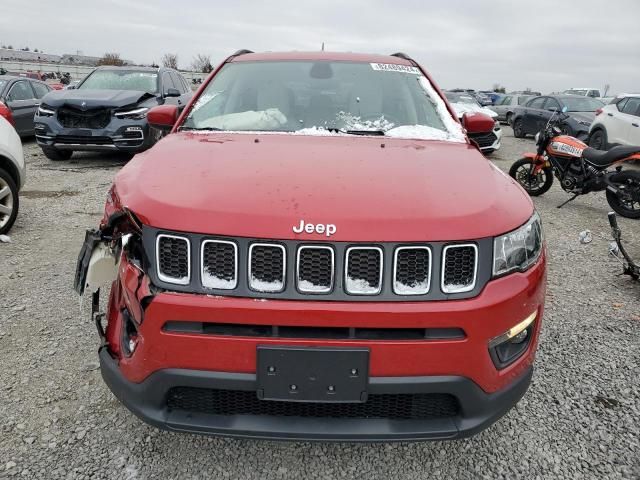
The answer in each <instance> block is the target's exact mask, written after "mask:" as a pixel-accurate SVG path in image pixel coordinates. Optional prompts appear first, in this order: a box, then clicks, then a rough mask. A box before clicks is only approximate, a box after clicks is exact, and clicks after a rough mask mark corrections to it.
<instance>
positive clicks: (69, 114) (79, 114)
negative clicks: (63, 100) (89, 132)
mask: <svg viewBox="0 0 640 480" xmlns="http://www.w3.org/2000/svg"><path fill="white" fill-rule="evenodd" d="M58 121H59V122H60V123H61V124H62V126H63V127H66V128H105V127H106V126H107V125H109V122H111V112H110V111H109V110H107V109H104V108H100V109H97V110H87V111H82V110H77V109H75V108H69V107H63V108H60V109H59V110H58Z"/></svg>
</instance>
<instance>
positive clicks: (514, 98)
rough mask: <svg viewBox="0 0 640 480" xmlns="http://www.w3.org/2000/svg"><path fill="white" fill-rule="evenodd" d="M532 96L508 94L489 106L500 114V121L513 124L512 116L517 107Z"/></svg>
mask: <svg viewBox="0 0 640 480" xmlns="http://www.w3.org/2000/svg"><path fill="white" fill-rule="evenodd" d="M531 98H532V97H531V95H507V96H505V97H503V98H501V99H500V100H498V103H496V104H495V105H493V106H491V107H489V108H490V109H491V110H493V111H494V112H496V113H497V114H498V121H499V122H504V123H508V124H511V117H512V116H513V110H514V109H515V107H517V106H518V105H524V104H525V103H527V102H528V101H529V100H530V99H531Z"/></svg>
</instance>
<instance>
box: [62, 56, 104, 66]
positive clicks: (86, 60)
mask: <svg viewBox="0 0 640 480" xmlns="http://www.w3.org/2000/svg"><path fill="white" fill-rule="evenodd" d="M100 58H101V57H91V56H89V55H74V54H72V53H64V54H62V58H61V60H60V63H65V64H70V65H90V66H94V67H95V66H96V65H97V64H98V61H100Z"/></svg>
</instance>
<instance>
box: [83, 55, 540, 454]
mask: <svg viewBox="0 0 640 480" xmlns="http://www.w3.org/2000/svg"><path fill="white" fill-rule="evenodd" d="M148 120H149V123H150V124H151V125H153V126H155V127H156V128H161V129H165V130H168V131H169V130H170V134H169V135H167V136H166V137H165V138H164V139H162V140H161V141H160V142H159V143H158V144H157V145H156V146H155V147H153V148H152V149H151V150H149V151H147V152H144V153H142V154H139V155H137V156H136V157H135V158H134V159H133V160H132V161H131V162H130V163H129V164H128V165H126V166H125V167H124V168H123V169H122V170H121V171H120V172H119V173H118V175H117V176H116V178H115V181H114V184H113V187H112V188H111V190H110V192H109V195H108V199H107V204H106V208H105V215H104V218H103V220H102V223H101V225H100V228H99V229H98V230H93V231H89V232H87V235H86V238H85V243H84V245H83V248H82V251H81V253H80V257H79V261H78V268H77V274H76V282H75V283H76V285H75V287H76V290H77V291H78V292H79V293H83V292H84V291H85V290H86V291H88V292H93V308H92V310H93V318H94V320H95V322H96V326H97V328H98V332H99V334H100V337H101V340H102V345H101V347H100V350H99V356H100V365H101V370H102V376H103V378H104V380H105V382H106V383H107V385H108V386H109V388H110V389H111V390H112V391H113V393H114V394H115V395H116V396H117V397H118V398H119V399H120V400H121V401H122V403H124V405H126V406H127V408H129V409H130V410H131V411H132V412H133V413H135V414H136V415H138V416H139V417H140V418H142V419H143V420H145V421H146V422H149V423H151V424H153V425H156V426H158V427H163V428H167V429H170V430H174V431H191V432H198V433H205V434H214V435H228V436H236V437H251V438H262V439H295V440H335V441H392V440H426V439H445V438H456V437H462V436H467V435H471V434H473V433H475V432H478V431H480V430H482V429H483V428H486V427H487V426H489V425H490V424H491V423H493V422H494V421H496V420H497V419H498V418H499V417H500V416H502V415H503V414H505V413H506V412H507V411H508V410H509V409H510V408H511V407H512V406H513V405H514V404H515V403H516V402H517V401H518V400H519V399H520V398H521V397H522V395H524V393H525V391H526V390H527V388H528V386H529V383H530V380H531V376H532V364H533V360H534V356H535V351H536V346H537V339H538V334H539V331H540V326H541V321H542V313H543V307H544V295H545V252H544V242H543V236H542V230H541V225H540V219H539V217H538V215H537V214H536V212H535V210H534V208H533V205H532V203H531V200H530V199H529V197H528V196H527V195H526V194H525V193H524V191H523V190H522V189H521V188H520V187H519V186H518V185H516V184H515V183H514V182H513V181H512V180H511V179H510V178H509V177H507V176H506V175H504V174H503V173H502V172H501V171H500V170H499V169H497V168H496V167H494V166H493V165H492V164H491V163H490V162H489V161H487V160H486V159H485V158H484V157H483V156H482V154H481V153H480V152H479V151H478V148H477V146H476V145H473V144H472V143H471V142H470V141H469V139H468V137H467V132H469V133H477V132H482V131H490V130H491V129H492V128H493V121H492V120H491V119H489V118H487V117H485V116H484V115H482V114H467V115H465V117H463V120H462V125H461V124H460V123H459V122H458V121H457V119H456V115H455V113H454V112H453V111H452V109H451V108H450V106H449V105H448V103H447V101H446V100H445V98H444V96H443V95H442V93H441V91H440V90H439V89H438V88H437V87H436V85H435V83H434V82H433V80H432V79H431V78H430V76H429V75H428V74H427V73H426V72H425V71H424V70H423V69H422V68H421V67H420V65H418V64H417V63H416V62H415V61H413V60H412V59H411V58H409V57H408V56H406V55H404V54H394V55H390V56H382V55H362V54H340V53H329V52H313V53H300V52H296V53H264V54H256V53H252V52H249V51H246V50H243V51H239V52H237V53H236V54H234V55H233V56H231V57H229V58H228V59H226V60H225V61H224V62H223V63H222V64H221V65H220V66H219V67H218V68H217V69H216V71H214V72H213V73H212V74H211V75H210V77H209V78H208V80H207V81H206V82H205V83H204V84H203V85H202V87H201V88H200V90H199V91H198V92H197V94H196V95H195V96H194V98H193V100H192V101H191V102H190V103H189V105H188V106H187V107H186V108H185V109H184V111H182V112H181V113H180V114H179V112H178V110H177V108H176V107H175V106H170V105H165V106H159V107H155V108H153V109H152V110H150V111H149V113H148ZM104 282H110V283H111V291H110V297H109V301H108V308H107V311H106V313H101V312H100V308H99V305H100V303H99V287H100V285H101V284H102V283H104Z"/></svg>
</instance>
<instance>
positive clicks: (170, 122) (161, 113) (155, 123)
mask: <svg viewBox="0 0 640 480" xmlns="http://www.w3.org/2000/svg"><path fill="white" fill-rule="evenodd" d="M176 120H178V107H177V105H159V106H157V107H153V108H152V109H151V110H149V111H148V112H147V121H148V122H149V125H151V126H152V127H154V128H157V129H158V130H162V131H165V132H168V131H169V130H171V129H172V128H173V126H174V125H175V123H176Z"/></svg>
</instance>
